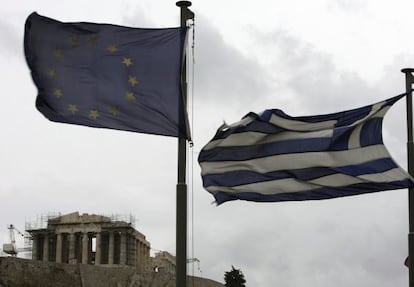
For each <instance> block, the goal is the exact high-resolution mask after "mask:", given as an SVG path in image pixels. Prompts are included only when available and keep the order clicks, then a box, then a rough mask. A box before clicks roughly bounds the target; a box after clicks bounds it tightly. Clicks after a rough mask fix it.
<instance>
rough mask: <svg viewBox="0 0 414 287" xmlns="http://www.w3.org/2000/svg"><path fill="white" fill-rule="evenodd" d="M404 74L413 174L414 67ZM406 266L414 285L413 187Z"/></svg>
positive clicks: (411, 171) (412, 172)
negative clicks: (413, 91) (413, 87)
mask: <svg viewBox="0 0 414 287" xmlns="http://www.w3.org/2000/svg"><path fill="white" fill-rule="evenodd" d="M401 72H403V73H404V74H405V91H406V93H407V100H406V102H407V162H408V173H409V174H410V175H411V176H414V162H413V155H414V153H413V152H414V143H413V101H412V85H413V83H414V76H413V74H412V73H413V72H414V69H411V68H407V69H402V70H401ZM408 224H409V233H408V268H409V287H414V188H409V189H408Z"/></svg>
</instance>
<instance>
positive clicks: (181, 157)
mask: <svg viewBox="0 0 414 287" xmlns="http://www.w3.org/2000/svg"><path fill="white" fill-rule="evenodd" d="M176 5H177V6H178V7H180V8H181V27H187V20H188V19H192V18H193V17H194V14H193V12H191V11H190V10H189V9H188V7H189V6H191V2H190V1H178V2H177V3H176ZM186 63H187V58H186V57H185V58H184V66H183V69H182V75H181V86H182V92H183V104H184V108H185V111H187V75H186V73H187V67H186ZM181 120H185V119H181ZM186 153H187V140H186V139H184V138H179V139H178V181H177V204H176V208H177V210H176V243H175V244H176V270H175V286H176V287H186V286H187V183H186V164H187V163H186V161H187V159H186V158H187V154H186Z"/></svg>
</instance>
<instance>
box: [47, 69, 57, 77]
mask: <svg viewBox="0 0 414 287" xmlns="http://www.w3.org/2000/svg"><path fill="white" fill-rule="evenodd" d="M48 74H49V77H50V78H54V77H56V70H55V69H54V68H50V69H49V71H48Z"/></svg>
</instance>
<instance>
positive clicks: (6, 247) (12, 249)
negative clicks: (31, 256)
mask: <svg viewBox="0 0 414 287" xmlns="http://www.w3.org/2000/svg"><path fill="white" fill-rule="evenodd" d="M7 229H8V230H9V236H10V243H4V244H3V252H5V253H7V254H10V255H11V256H16V255H17V253H18V252H19V251H21V250H19V249H18V248H17V247H16V238H15V237H14V231H16V232H17V233H18V234H19V235H21V236H22V237H24V234H23V233H22V232H21V231H20V230H18V229H17V228H16V227H15V226H14V225H13V224H10V225H8V226H7Z"/></svg>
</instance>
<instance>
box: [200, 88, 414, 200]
mask: <svg viewBox="0 0 414 287" xmlns="http://www.w3.org/2000/svg"><path fill="white" fill-rule="evenodd" d="M403 96H405V94H404V95H399V96H396V97H393V98H391V99H388V100H386V101H383V102H380V103H377V104H374V105H369V106H365V107H362V108H358V109H353V110H349V111H344V112H339V113H334V114H328V115H319V116H310V117H292V116H289V115H287V114H285V113H283V112H282V111H281V110H277V109H274V110H266V111H264V112H263V113H262V114H260V115H257V114H254V113H249V114H248V115H246V116H245V117H244V118H243V119H242V120H241V121H239V122H237V123H235V124H232V125H223V126H221V127H220V128H219V129H218V131H217V133H216V135H215V136H214V138H213V139H212V140H211V141H210V142H209V143H208V144H207V145H206V146H204V147H203V149H202V150H201V152H200V155H199V158H198V161H199V163H200V166H201V174H202V178H203V186H204V187H205V188H206V189H207V191H209V192H210V193H212V194H213V195H214V197H215V199H216V202H217V203H218V204H221V203H223V202H226V201H229V200H236V199H242V200H249V201H259V202H270V201H291V200H295V201H296V200H314V199H328V198H334V197H341V196H349V195H356V194H362V193H369V192H376V191H382V190H391V189H402V188H406V187H412V186H414V181H413V179H412V178H411V176H410V175H409V174H408V173H407V172H405V171H404V170H403V169H402V168H400V167H399V166H398V164H397V163H396V162H395V161H394V160H393V159H392V158H391V156H390V154H389V153H388V151H387V149H386V147H385V146H384V144H383V140H382V120H383V117H384V115H385V113H386V112H387V110H388V109H389V108H390V107H391V106H392V105H393V104H394V103H395V102H396V101H398V100H399V99H400V98H402V97H403Z"/></svg>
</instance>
